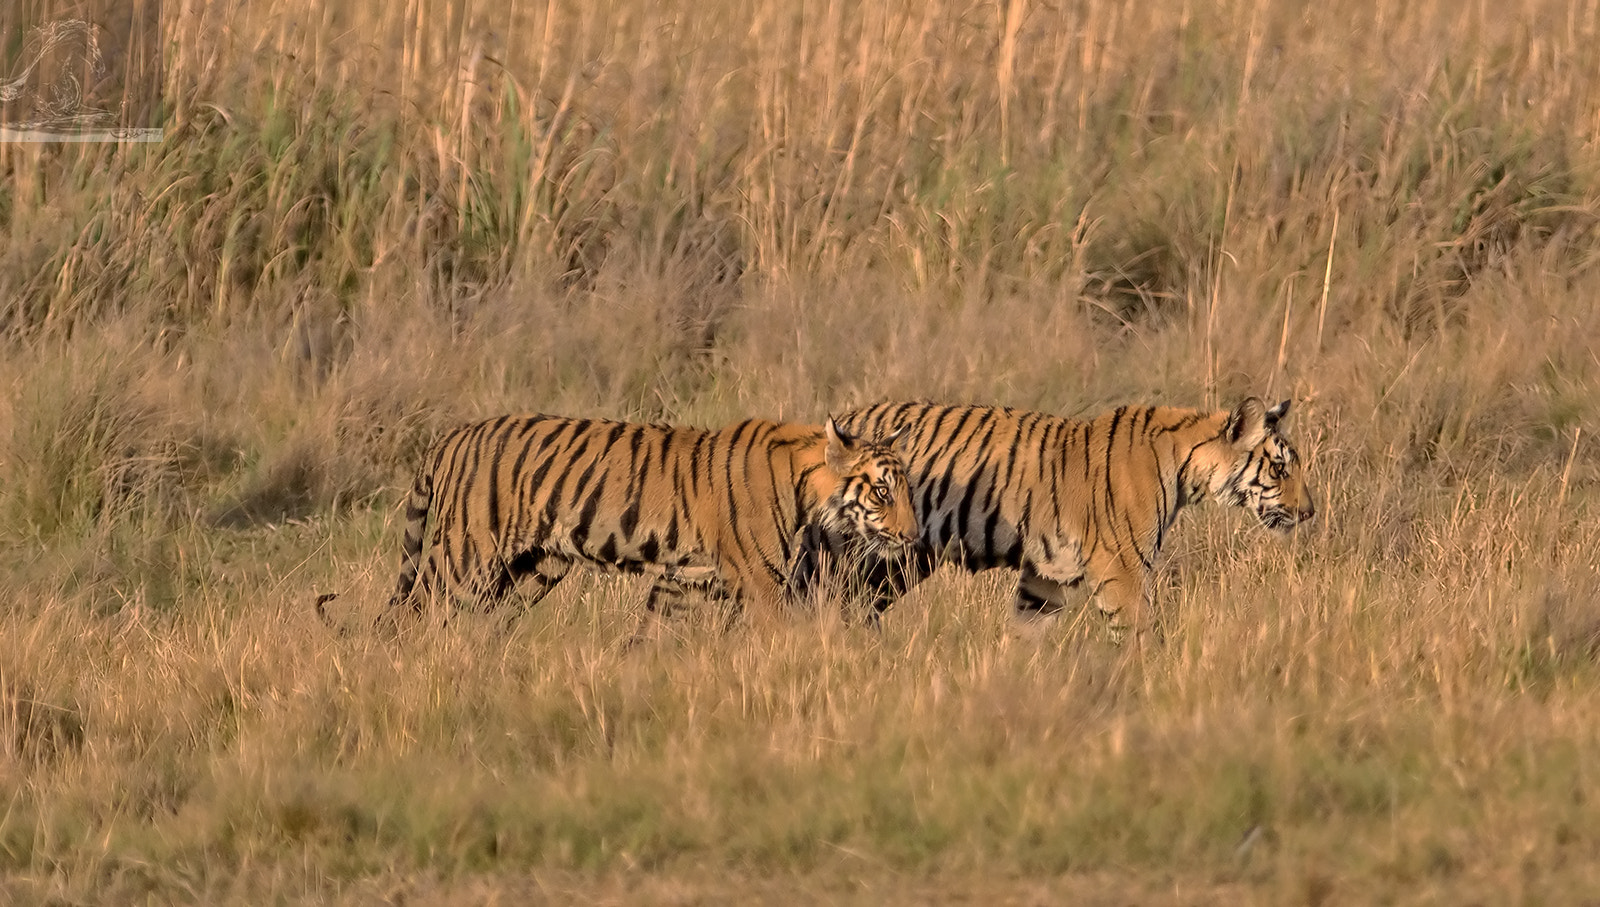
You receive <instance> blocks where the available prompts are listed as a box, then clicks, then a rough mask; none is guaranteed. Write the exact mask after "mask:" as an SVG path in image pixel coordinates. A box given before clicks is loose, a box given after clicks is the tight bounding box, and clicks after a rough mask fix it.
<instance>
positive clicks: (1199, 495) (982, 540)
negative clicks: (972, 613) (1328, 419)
mask: <svg viewBox="0 0 1600 907" xmlns="http://www.w3.org/2000/svg"><path fill="white" fill-rule="evenodd" d="M1288 409H1289V403H1288V401H1284V402H1282V403H1279V404H1278V405H1277V406H1274V407H1272V408H1270V409H1269V408H1267V407H1266V405H1265V404H1263V403H1262V402H1261V401H1260V400H1259V399H1257V398H1254V397H1251V398H1248V399H1246V400H1244V401H1243V402H1241V403H1240V404H1239V405H1238V406H1237V407H1236V408H1235V409H1233V410H1231V411H1228V410H1222V411H1217V412H1202V411H1197V410H1192V409H1179V408H1174V407H1162V406H1123V407H1120V408H1118V409H1115V410H1112V411H1110V412H1106V413H1102V414H1100V415H1099V416H1096V417H1094V418H1092V419H1070V418H1063V417H1060V416H1053V415H1048V414H1045V413H1038V412H1028V411H1024V410H1014V409H1009V408H1002V407H989V406H942V405H937V404H932V403H882V404H878V405H876V406H872V407H869V408H867V409H864V410H859V411H857V412H853V413H847V414H844V415H842V416H840V417H839V421H840V423H841V424H842V425H844V426H846V427H847V428H848V429H849V430H851V431H855V432H861V433H869V434H870V433H874V432H884V431H890V430H903V431H904V432H905V433H906V435H905V437H904V438H903V439H902V441H901V443H900V445H899V447H898V449H899V450H900V451H901V453H902V456H904V458H905V460H906V466H907V469H908V471H909V473H910V477H911V489H912V499H913V501H914V503H915V505H916V515H917V521H918V524H919V526H920V527H921V533H920V538H919V541H918V544H917V545H916V546H914V548H913V550H912V551H911V552H910V553H909V554H907V555H905V556H899V557H876V558H873V559H871V560H869V561H868V562H867V563H866V564H865V565H864V566H863V567H862V571H863V574H862V582H863V583H865V584H866V585H868V586H869V587H870V588H871V589H872V590H873V594H874V595H875V597H876V604H877V607H878V608H879V609H880V610H881V609H883V608H886V607H888V605H889V604H890V603H892V602H893V600H894V599H895V598H897V597H899V596H900V595H902V594H904V593H905V592H906V591H907V590H908V589H909V588H911V587H912V586H914V585H915V584H916V583H918V582H920V581H921V580H922V579H923V578H924V577H926V576H927V574H928V573H930V572H932V571H933V569H935V567H936V566H937V565H938V564H939V563H941V562H946V561H948V562H953V563H955V564H958V565H959V566H961V567H962V568H964V569H966V570H969V571H977V570H985V569H990V568H994V567H1012V568H1016V569H1018V570H1020V571H1021V576H1020V578H1019V581H1018V584H1017V590H1016V597H1015V600H1014V607H1015V610H1016V613H1017V615H1018V616H1019V617H1023V618H1025V619H1027V618H1033V617H1037V616H1041V615H1049V614H1054V613H1056V612H1059V611H1060V610H1061V609H1062V608H1063V607H1065V605H1066V595H1067V590H1068V589H1070V588H1072V587H1075V586H1077V585H1079V584H1080V583H1082V582H1083V581H1084V580H1087V581H1088V588H1089V591H1090V592H1091V594H1092V595H1093V598H1094V601H1095V603H1096V605H1097V606H1098V607H1099V609H1100V610H1101V611H1103V612H1105V613H1106V614H1108V615H1109V616H1110V617H1111V619H1112V624H1113V626H1114V627H1118V628H1125V629H1131V630H1132V631H1134V633H1135V636H1136V638H1138V637H1141V636H1142V635H1143V634H1144V633H1146V632H1147V631H1148V630H1150V629H1151V628H1152V626H1153V615H1152V613H1151V606H1150V596H1151V579H1152V573H1153V570H1154V568H1155V565H1156V562H1157V557H1158V555H1159V554H1160V552H1161V549H1162V546H1163V544H1164V543H1165V541H1166V538H1167V533H1168V532H1169V530H1170V529H1171V528H1172V526H1173V523H1174V521H1175V520H1176V518H1177V515H1178V512H1179V511H1180V509H1182V508H1183V507H1184V506H1187V505H1189V504H1193V503H1198V502H1200V501H1203V500H1215V501H1219V502H1221V503H1224V504H1229V505H1233V506H1239V507H1243V508H1244V509H1246V510H1249V511H1251V512H1253V513H1254V514H1255V515H1256V517H1257V518H1258V519H1259V520H1260V522H1261V523H1262V524H1263V525H1265V526H1266V527H1267V528H1269V529H1272V530H1274V531H1277V532H1287V531H1289V530H1290V529H1292V528H1293V527H1295V526H1297V525H1299V524H1301V523H1304V522H1306V521H1309V520H1311V519H1312V518H1313V517H1314V516H1315V513H1316V508H1315V506H1314V505H1313V503H1312V497H1311V493H1310V489H1309V486H1308V485H1307V483H1306V479H1305V476H1304V470H1303V467H1302V465H1301V461H1300V458H1299V455H1298V453H1297V452H1296V451H1295V449H1294V447H1293V446H1292V445H1291V444H1290V443H1289V441H1288V440H1287V439H1286V438H1285V437H1284V436H1283V435H1282V434H1281V432H1280V423H1281V420H1282V419H1283V417H1284V416H1285V415H1286V414H1287V413H1288Z"/></svg>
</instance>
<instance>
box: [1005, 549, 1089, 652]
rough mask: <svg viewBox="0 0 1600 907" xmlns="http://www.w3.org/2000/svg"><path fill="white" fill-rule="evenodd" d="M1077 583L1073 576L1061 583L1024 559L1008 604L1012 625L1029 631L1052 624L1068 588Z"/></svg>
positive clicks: (1037, 630) (1065, 602)
mask: <svg viewBox="0 0 1600 907" xmlns="http://www.w3.org/2000/svg"><path fill="white" fill-rule="evenodd" d="M1077 584H1078V580H1076V579H1074V580H1072V581H1071V582H1068V583H1062V582H1059V581H1057V580H1053V579H1049V578H1047V577H1044V576H1041V575H1040V574H1039V571H1038V568H1036V567H1035V566H1034V565H1033V564H1032V563H1031V562H1027V561H1024V562H1023V564H1022V575H1021V576H1020V577H1018V579H1017V596H1016V599H1015V600H1014V602H1013V603H1012V608H1011V616H1012V621H1013V623H1014V625H1015V626H1016V627H1017V628H1018V629H1020V630H1021V631H1023V632H1024V633H1027V634H1029V635H1033V634H1037V633H1040V632H1042V631H1043V630H1045V629H1047V628H1049V627H1052V626H1054V625H1055V624H1056V622H1057V621H1058V620H1060V617H1061V612H1062V611H1063V610H1065V609H1066V607H1067V589H1068V588H1070V587H1072V586H1076V585H1077Z"/></svg>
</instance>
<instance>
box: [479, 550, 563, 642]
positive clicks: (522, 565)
mask: <svg viewBox="0 0 1600 907" xmlns="http://www.w3.org/2000/svg"><path fill="white" fill-rule="evenodd" d="M571 570H572V559H571V558H565V557H562V556H560V555H558V554H551V553H549V552H547V551H545V550H543V549H541V548H534V549H532V550H529V551H525V552H523V553H522V554H519V555H517V556H516V557H515V558H512V560H511V562H510V563H509V564H508V565H507V579H508V583H507V586H506V588H505V590H504V591H503V592H502V594H501V595H498V596H494V597H490V598H487V599H486V600H485V603H486V605H487V609H488V610H491V611H492V610H494V608H495V606H496V605H498V604H499V603H500V602H501V601H502V600H503V599H504V597H505V594H506V593H509V592H510V591H511V590H512V589H517V590H518V591H524V598H523V599H522V601H520V602H517V603H516V607H514V608H512V609H511V610H510V612H509V613H507V614H506V615H505V616H504V617H503V618H501V620H500V632H501V633H502V634H505V633H509V632H510V631H511V626H512V624H515V623H516V622H517V619H518V618H520V617H522V615H524V614H526V613H527V612H528V609H530V608H532V607H533V606H534V605H537V604H538V603H539V602H540V601H542V600H543V599H544V597H545V596H546V595H549V594H550V590H551V589H554V588H555V587H556V584H557V583H559V582H561V581H562V580H563V579H565V578H566V576H567V573H568V572H569V571H571Z"/></svg>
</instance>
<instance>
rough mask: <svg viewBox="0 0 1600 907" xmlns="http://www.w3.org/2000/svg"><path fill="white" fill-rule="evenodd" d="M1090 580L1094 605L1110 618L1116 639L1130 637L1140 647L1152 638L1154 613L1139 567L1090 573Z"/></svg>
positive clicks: (1124, 565) (1146, 583)
mask: <svg viewBox="0 0 1600 907" xmlns="http://www.w3.org/2000/svg"><path fill="white" fill-rule="evenodd" d="M1090 578H1091V579H1092V580H1093V581H1094V603H1095V607H1097V608H1099V609H1100V612H1101V613H1102V614H1105V615H1106V616H1107V617H1109V618H1111V630H1112V633H1113V634H1114V635H1116V636H1117V637H1118V638H1119V639H1120V638H1126V637H1127V636H1128V634H1130V633H1131V634H1132V636H1133V641H1134V642H1135V643H1137V644H1138V645H1139V646H1140V647H1141V648H1142V647H1143V646H1144V644H1145V643H1146V642H1147V641H1150V640H1152V639H1154V637H1155V630H1156V626H1155V614H1154V609H1153V608H1151V606H1150V593H1149V583H1148V582H1147V581H1146V578H1145V571H1144V569H1143V567H1142V566H1137V567H1135V566H1129V565H1127V564H1122V563H1120V562H1119V563H1117V564H1115V565H1114V566H1112V567H1110V568H1103V569H1101V570H1094V569H1091V570H1090Z"/></svg>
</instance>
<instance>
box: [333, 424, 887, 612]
mask: <svg viewBox="0 0 1600 907" xmlns="http://www.w3.org/2000/svg"><path fill="white" fill-rule="evenodd" d="M894 442H895V437H894V436H890V437H888V438H886V439H884V440H883V441H882V442H874V441H867V440H864V439H862V438H861V437H859V436H857V435H853V434H851V433H848V432H846V431H844V430H842V429H841V428H839V426H838V425H837V424H836V423H835V422H834V421H833V420H832V419H830V420H828V422H827V424H826V425H825V426H812V425H795V424H787V423H778V422H769V421H765V420H759V419H752V420H748V421H744V422H739V423H736V424H733V425H730V426H728V427H726V428H723V429H720V430H716V431H711V430H703V429H695V428H679V427H671V426H664V425H643V424H634V423H627V422H612V421H604V420H591V419H570V418H562V417H557V416H545V415H523V416H501V417H499V418H495V419H489V420H487V421H483V422H478V423H476V424H473V425H469V426H466V427H464V428H460V429H457V430H455V431H453V432H451V433H449V434H447V435H445V436H444V437H443V438H441V439H440V440H439V441H438V442H436V443H435V444H434V445H433V447H432V448H431V449H430V451H429V452H428V454H427V456H426V457H425V458H424V461H423V465H422V467H421V468H420V469H419V470H418V471H417V474H416V481H415V483H414V485H413V487H412V491H411V499H410V503H409V505H408V507H407V510H406V534H405V548H404V554H403V556H402V559H401V564H400V575H399V580H398V583H397V584H396V587H395V591H394V595H393V596H392V598H391V599H390V601H389V604H388V607H387V608H386V610H385V613H384V616H383V617H381V618H380V619H379V620H380V623H392V622H393V621H395V620H396V619H397V618H398V617H400V616H401V615H403V614H404V613H405V612H407V611H410V612H412V613H420V612H421V610H422V608H423V603H424V600H425V599H426V598H428V597H430V596H433V595H442V596H443V597H444V598H445V599H446V600H447V601H455V600H476V601H477V602H478V603H479V604H481V605H483V606H485V607H486V608H493V607H494V606H495V605H496V604H497V603H499V602H500V601H501V600H503V599H504V598H505V597H506V596H507V595H508V594H509V593H510V592H511V591H512V589H513V588H515V587H517V586H518V585H519V584H522V585H525V586H526V587H527V589H528V592H529V595H528V597H527V599H526V601H525V604H524V605H523V608H527V607H531V606H532V605H533V604H535V603H536V602H538V601H539V600H540V599H541V598H543V597H544V596H545V595H546V594H548V593H549V591H550V590H551V588H553V587H554V586H555V585H556V584H557V583H558V582H560V581H561V579H562V578H563V577H565V576H566V575H567V572H568V571H569V570H570V569H571V567H572V565H573V564H581V565H584V566H587V567H590V568H594V569H599V570H602V571H621V572H627V573H646V574H651V575H654V576H655V577H656V580H657V581H656V584H655V587H654V588H653V589H652V590H651V593H650V598H649V601H648V602H647V609H648V611H649V612H651V613H656V614H659V613H664V612H665V611H667V610H669V609H670V607H671V606H672V604H674V603H675V602H676V601H677V600H678V599H680V598H681V597H682V596H683V595H684V594H685V593H686V592H688V591H690V590H695V591H701V592H705V593H709V594H711V595H712V596H714V597H717V598H723V599H728V600H731V602H732V605H733V611H734V613H735V614H736V613H737V612H738V610H739V609H740V608H742V607H743V606H744V605H746V604H749V603H760V604H763V605H778V604H780V603H783V602H786V601H788V600H789V598H790V593H789V590H788V588H787V580H788V570H789V565H790V563H791V561H792V560H793V557H794V551H795V550H796V549H797V548H798V547H799V545H800V544H801V543H802V541H803V540H806V539H809V540H810V541H809V543H810V544H813V545H822V546H828V547H834V546H849V545H851V544H856V543H859V544H861V545H864V546H865V547H866V548H867V549H868V550H870V551H873V552H880V551H881V552H883V553H885V554H888V553H892V552H894V551H897V550H901V549H904V548H905V547H907V546H909V545H911V544H912V543H914V542H915V541H916V538H917V526H916V522H915V518H914V516H913V511H912V508H911V502H910V490H909V486H908V484H907V479H906V471H905V466H904V464H903V463H902V462H901V460H900V458H899V457H898V456H897V455H896V454H895V452H894V450H893V448H892V447H891V445H893V444H894ZM430 515H431V516H432V518H433V523H434V529H433V540H432V544H431V546H430V547H429V549H428V552H427V556H426V560H424V558H423V544H422V543H423V538H424V530H425V528H426V524H427V522H428V519H429V517H430ZM325 600H326V599H323V600H322V601H325ZM322 601H319V602H318V610H319V613H320V612H321V603H322ZM522 610H523V609H518V611H517V612H516V614H513V615H512V616H511V619H514V618H515V617H516V616H517V615H519V614H521V613H522ZM508 623H509V620H508Z"/></svg>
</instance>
